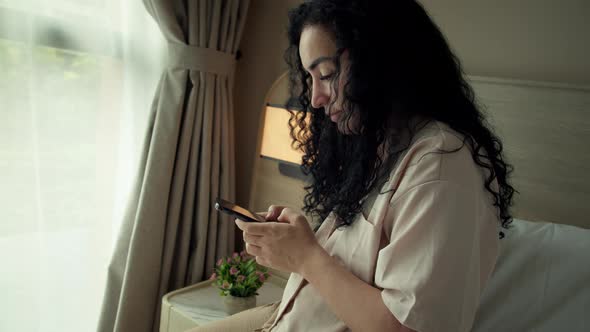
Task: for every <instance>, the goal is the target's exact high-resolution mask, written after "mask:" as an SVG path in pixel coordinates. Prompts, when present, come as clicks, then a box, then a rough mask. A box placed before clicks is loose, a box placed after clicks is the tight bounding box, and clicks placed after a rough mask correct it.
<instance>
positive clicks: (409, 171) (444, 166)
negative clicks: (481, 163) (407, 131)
mask: <svg viewBox="0 0 590 332" xmlns="http://www.w3.org/2000/svg"><path fill="white" fill-rule="evenodd" d="M464 137H465V136H464V135H462V134H460V133H459V132H457V131H455V130H453V129H452V128H450V127H449V126H448V125H446V124H445V123H442V122H438V121H431V122H428V123H427V124H426V125H424V126H423V127H422V128H421V129H420V130H419V131H417V132H416V133H415V135H414V136H413V138H412V140H411V142H410V144H409V146H408V148H407V150H406V151H405V152H404V154H403V155H402V156H400V158H399V160H398V162H397V165H396V167H394V169H393V170H392V174H391V176H390V179H392V180H393V179H397V181H395V182H397V184H398V187H400V186H403V187H406V188H410V187H413V186H417V185H420V184H423V183H428V182H432V181H451V182H458V183H460V184H467V183H470V182H473V181H479V180H480V179H481V174H480V169H479V167H477V164H475V162H474V161H473V158H472V154H471V148H470V146H469V144H468V143H467V142H466V141H465V139H464ZM400 189H401V188H400Z"/></svg>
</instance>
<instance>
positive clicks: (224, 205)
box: [215, 198, 265, 222]
mask: <svg viewBox="0 0 590 332" xmlns="http://www.w3.org/2000/svg"><path fill="white" fill-rule="evenodd" d="M215 209H217V210H218V211H222V212H225V213H229V214H231V215H233V216H235V217H236V218H238V219H242V220H244V221H249V222H264V221H265V219H264V218H263V217H262V216H259V215H257V214H256V213H254V212H252V211H249V210H247V209H244V208H243V207H241V206H239V205H236V204H234V203H232V202H228V201H226V200H224V199H221V198H217V200H216V202H215Z"/></svg>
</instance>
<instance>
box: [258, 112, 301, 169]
mask: <svg viewBox="0 0 590 332" xmlns="http://www.w3.org/2000/svg"><path fill="white" fill-rule="evenodd" d="M294 104H295V105H296V103H293V102H287V103H285V104H267V105H266V108H265V111H264V122H263V129H262V142H261V146H260V156H261V157H262V158H268V159H272V160H275V161H277V162H278V164H279V172H280V173H281V174H283V175H285V176H289V177H294V178H297V179H300V180H304V181H307V180H309V179H308V177H307V176H305V175H304V174H303V173H302V172H301V169H300V165H301V157H302V156H303V152H301V151H297V150H295V149H294V148H293V147H292V145H291V143H292V141H293V140H292V138H291V135H290V129H289V119H290V118H291V114H289V111H288V110H287V109H289V110H291V111H292V112H298V110H297V107H291V106H287V105H294Z"/></svg>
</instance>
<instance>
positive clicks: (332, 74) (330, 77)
mask: <svg viewBox="0 0 590 332" xmlns="http://www.w3.org/2000/svg"><path fill="white" fill-rule="evenodd" d="M332 78H334V73H331V74H328V75H324V76H320V81H326V80H331V79H332Z"/></svg>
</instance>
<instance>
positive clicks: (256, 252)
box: [246, 243, 262, 257]
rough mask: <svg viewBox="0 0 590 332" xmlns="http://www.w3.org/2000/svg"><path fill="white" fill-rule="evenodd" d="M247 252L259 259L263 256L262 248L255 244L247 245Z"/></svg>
mask: <svg viewBox="0 0 590 332" xmlns="http://www.w3.org/2000/svg"><path fill="white" fill-rule="evenodd" d="M246 252H247V253H249V254H250V255H252V256H256V257H258V256H260V255H261V254H262V248H261V247H259V246H257V245H254V244H250V243H246Z"/></svg>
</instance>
